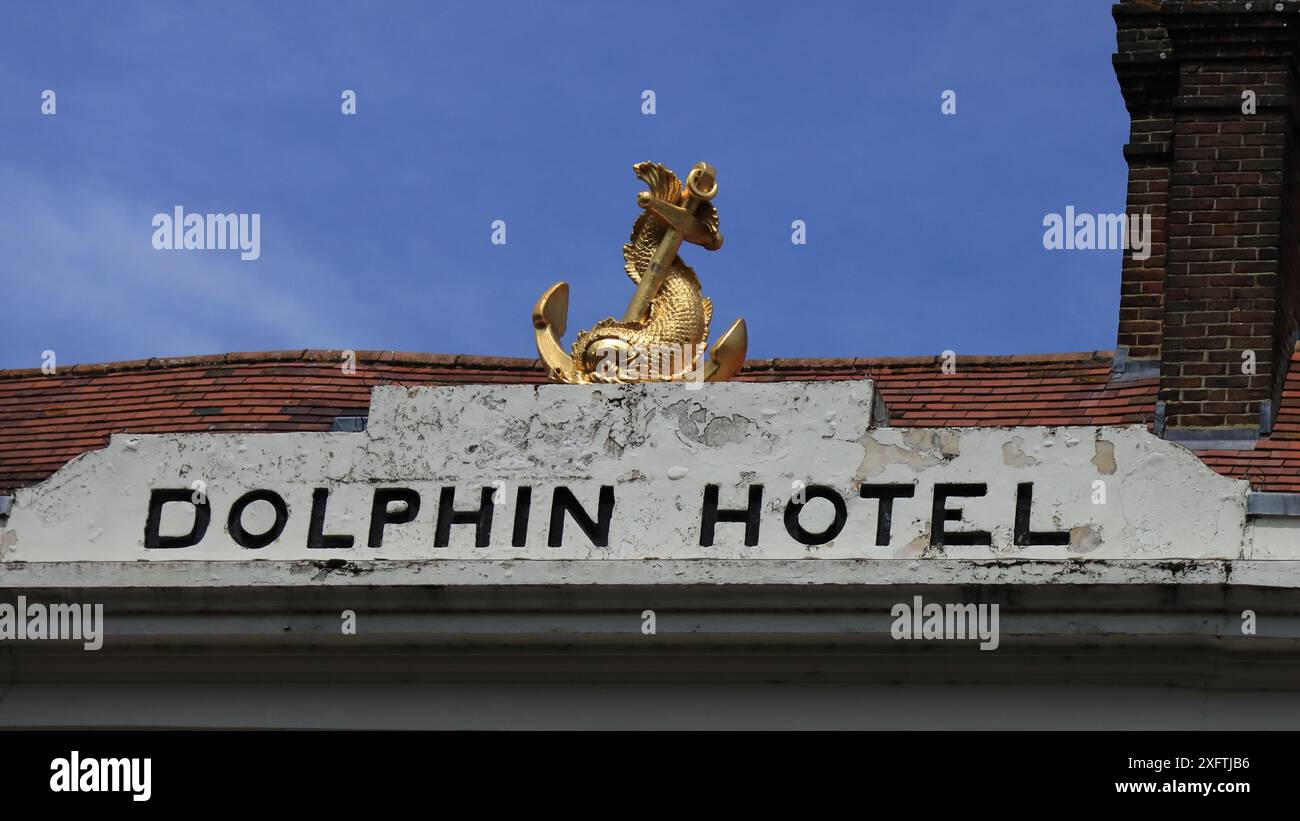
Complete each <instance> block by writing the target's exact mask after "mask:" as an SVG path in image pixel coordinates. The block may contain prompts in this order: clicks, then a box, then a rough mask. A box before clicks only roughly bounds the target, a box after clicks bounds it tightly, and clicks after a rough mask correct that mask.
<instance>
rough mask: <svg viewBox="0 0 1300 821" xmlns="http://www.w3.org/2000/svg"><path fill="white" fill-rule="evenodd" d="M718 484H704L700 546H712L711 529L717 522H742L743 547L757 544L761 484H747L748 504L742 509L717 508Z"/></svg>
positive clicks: (761, 508)
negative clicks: (743, 533)
mask: <svg viewBox="0 0 1300 821" xmlns="http://www.w3.org/2000/svg"><path fill="white" fill-rule="evenodd" d="M718 489H719V488H718V485H705V486H704V505H703V507H702V509H701V511H700V547H712V546H713V531H714V528H715V527H716V526H717V524H718V522H744V523H745V547H753V546H754V545H756V544H758V526H759V515H760V514H761V513H762V512H763V486H762V485H750V486H749V504H748V506H747V507H744V508H742V509H739V510H736V509H728V510H719V509H718Z"/></svg>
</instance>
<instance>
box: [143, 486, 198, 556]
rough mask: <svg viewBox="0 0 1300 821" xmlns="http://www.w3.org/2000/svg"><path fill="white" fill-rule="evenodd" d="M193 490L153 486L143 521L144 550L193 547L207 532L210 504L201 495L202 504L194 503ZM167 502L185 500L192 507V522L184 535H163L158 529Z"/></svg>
mask: <svg viewBox="0 0 1300 821" xmlns="http://www.w3.org/2000/svg"><path fill="white" fill-rule="evenodd" d="M194 494H195V491H194V490H192V489H190V488H183V487H182V488H155V489H154V490H153V492H152V493H150V494H149V514H148V516H146V517H145V521H144V546H145V549H146V550H174V549H176V548H178V547H193V546H194V545H196V544H198V543H199V542H200V541H202V540H203V534H205V533H207V532H208V522H210V521H211V520H212V505H210V504H208V497H207V496H203V497H202V498H203V503H202V504H197V505H196V504H194ZM168 502H185V503H186V504H188V505H192V506H193V507H194V524H193V525H191V526H190V532H189V533H186V534H185V535H184V536H163V535H160V534H159V532H158V530H159V528H160V527H161V526H162V510H163V505H165V504H167V503H168Z"/></svg>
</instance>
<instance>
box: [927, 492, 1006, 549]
mask: <svg viewBox="0 0 1300 821" xmlns="http://www.w3.org/2000/svg"><path fill="white" fill-rule="evenodd" d="M988 492H989V486H988V485H986V484H984V483H982V482H980V483H969V484H968V483H954V484H945V485H935V486H934V507H932V508H931V509H930V544H931V545H933V546H935V547H942V546H943V545H949V544H950V545H980V544H993V535H992V534H991V533H989V532H988V531H987V530H966V531H959V532H956V533H949V532H947V531H946V530H945V529H944V523H945V522H960V521H961V508H950V507H948V498H949V497H952V496H964V497H975V496H983V495H985V494H987V493H988Z"/></svg>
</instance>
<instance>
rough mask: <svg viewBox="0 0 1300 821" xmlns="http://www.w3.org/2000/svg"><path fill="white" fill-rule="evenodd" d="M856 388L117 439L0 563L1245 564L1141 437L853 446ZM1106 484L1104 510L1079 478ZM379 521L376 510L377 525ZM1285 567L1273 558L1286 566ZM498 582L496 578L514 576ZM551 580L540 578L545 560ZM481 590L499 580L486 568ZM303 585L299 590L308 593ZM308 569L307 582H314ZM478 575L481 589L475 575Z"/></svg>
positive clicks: (385, 414) (1227, 533)
mask: <svg viewBox="0 0 1300 821" xmlns="http://www.w3.org/2000/svg"><path fill="white" fill-rule="evenodd" d="M875 403H876V398H875V396H874V391H873V389H872V385H871V383H870V382H868V381H853V382H785V383H770V384H756V383H729V384H719V385H708V386H706V387H705V388H704V389H702V390H687V389H686V388H684V387H683V386H681V385H647V386H610V387H583V388H578V387H572V386H522V385H482V386H455V387H434V388H401V387H380V388H376V389H375V391H374V395H373V399H372V407H371V415H370V423H369V426H368V428H367V430H366V431H365V432H361V433H286V434H268V433H256V434H247V435H240V434H166V435H148V436H145V435H117V436H114V437H113V438H112V440H111V442H110V443H109V445H108V446H107V447H106V448H104V449H103V450H99V451H94V452H91V453H87V454H84V455H83V456H81V457H79V458H77V459H76V460H74V461H73V462H71V463H70V464H68V465H67V466H65V467H64V468H63V469H61V470H60V471H59V472H58V473H56V474H55V475H54V476H53V477H51V478H50V479H49V480H47V481H46V482H43V483H41V484H40V485H36V486H34V487H31V488H25V489H22V490H20V491H18V493H17V495H16V499H15V504H14V509H13V512H12V515H11V517H10V519H9V520H8V521H7V522H6V523H5V524H3V525H0V560H3V561H10V562H13V561H28V562H43V561H58V562H67V561H129V562H136V561H140V560H152V561H158V560H165V561H170V562H175V561H178V560H180V561H194V560H202V561H218V562H219V561H241V560H242V561H247V560H253V559H256V560H278V561H300V560H301V561H318V562H326V563H327V562H339V563H341V566H348V563H351V562H357V561H369V560H375V559H404V560H447V561H457V562H465V561H470V562H487V563H488V564H484V565H482V566H483V567H494V568H501V567H502V566H503V565H500V564H494V563H496V562H510V561H519V562H526V561H535V560H545V561H548V562H554V561H555V560H572V561H592V560H596V561H599V560H647V559H653V560H700V559H708V560H730V561H755V562H763V561H771V560H777V561H781V562H791V561H805V560H811V561H817V560H826V559H837V560H844V559H873V560H881V559H883V560H897V559H904V560H933V559H982V560H987V559H1008V560H1026V559H1036V560H1061V559H1067V560H1077V559H1081V558H1085V557H1086V558H1087V559H1090V560H1098V559H1106V560H1134V559H1137V560H1177V559H1241V558H1249V543H1248V540H1247V538H1246V528H1247V519H1246V516H1245V497H1246V487H1247V485H1246V483H1245V482H1241V481H1236V480H1231V479H1227V478H1224V477H1222V476H1219V475H1218V474H1215V473H1213V472H1212V471H1211V470H1209V468H1207V467H1206V466H1205V465H1204V464H1203V463H1202V462H1201V461H1200V460H1199V459H1198V458H1196V456H1195V455H1193V454H1192V453H1191V452H1189V451H1187V450H1185V449H1184V448H1182V447H1180V446H1177V445H1172V444H1170V443H1168V442H1165V441H1162V440H1160V439H1158V438H1156V437H1154V436H1152V435H1150V434H1149V433H1148V432H1147V431H1146V430H1145V429H1144V428H1141V427H1136V426H1134V427H1105V428H1088V427H1063V428H1047V427H1023V428H951V429H905V428H886V427H880V428H873V427H871V426H870V422H871V409H872V407H873V405H874V404H875ZM195 481H201V482H203V489H204V492H205V493H206V495H207V497H208V498H209V499H210V500H211V502H212V520H211V525H210V526H209V529H208V532H207V534H206V536H205V538H204V539H203V540H202V542H200V543H199V544H198V545H197V546H194V547H187V548H181V549H172V550H148V551H147V550H146V549H145V548H144V543H143V537H144V524H145V518H146V512H147V509H148V502H149V496H150V491H151V489H154V488H187V487H190V486H191V484H192V483H193V482H195ZM1026 482H1030V483H1033V503H1032V509H1031V516H1030V522H1029V529H1031V530H1032V531H1035V532H1044V531H1059V532H1068V533H1069V541H1068V544H1064V545H1059V546H1058V545H1043V544H1039V545H1033V544H1023V545H1017V544H1015V538H1014V522H1015V511H1016V504H1017V486H1018V485H1019V484H1020V483H1026ZM1098 482H1101V483H1104V488H1103V492H1102V496H1103V498H1104V503H1097V502H1096V499H1097V484H1096V483H1098ZM863 483H867V484H883V483H896V484H907V485H912V486H914V488H915V491H914V496H913V497H911V498H900V499H897V500H895V502H894V505H893V524H892V530H891V534H890V536H891V538H890V542H889V544H888V545H877V544H876V528H877V513H878V509H879V502H878V501H877V500H876V499H871V498H866V499H864V498H859V495H858V494H859V488H860V486H861V485H862V484H863ZM951 483H962V484H969V483H978V484H984V485H987V493H986V495H984V496H982V497H978V498H974V497H972V498H950V499H949V500H948V502H947V507H948V508H950V509H960V510H961V511H962V519H961V520H960V521H948V522H946V523H945V524H944V527H945V528H946V530H947V532H948V533H949V534H951V533H954V532H963V531H969V530H972V529H980V530H987V531H989V532H990V533H991V540H992V544H991V545H987V546H985V545H970V546H957V545H953V544H947V545H935V544H932V543H931V541H932V534H933V532H934V523H933V522H932V513H933V501H932V500H933V495H934V487H935V485H936V484H951ZM706 484H716V485H719V486H720V489H719V507H720V508H723V509H738V508H743V507H744V506H745V503H746V501H747V491H748V488H749V486H750V485H751V484H762V485H763V486H764V495H763V505H762V515H761V528H760V533H761V536H760V539H759V542H758V544H757V545H754V546H746V545H744V544H743V536H744V531H745V526H744V524H743V523H735V522H726V521H722V522H719V523H718V524H717V526H716V528H715V541H714V543H713V544H712V545H701V544H700V541H701V538H700V537H701V530H700V528H701V508H702V495H703V490H704V487H705V485H706ZM815 484H821V485H826V486H829V487H830V488H833V489H834V491H835V492H836V493H838V494H840V495H841V496H842V497H843V498H844V500H845V506H846V509H847V520H846V523H845V525H844V527H843V530H842V531H841V532H840V533H839V534H838V535H836V536H835V537H834V538H833V539H831V540H830V541H828V542H826V543H824V544H820V545H808V544H801V543H800V542H799V541H797V540H796V539H795V538H793V537H792V536H791V535H790V533H789V532H787V530H786V527H785V522H784V513H785V510H786V505H787V503H788V501H789V500H790V499H791V497H792V496H795V495H797V494H799V493H800V492H801V490H800V489H801V487H803V486H804V485H815ZM521 485H528V486H531V487H532V504H531V508H530V509H531V515H530V518H529V524H528V530H527V537H528V538H527V544H526V546H524V547H515V546H513V545H512V538H511V536H512V534H511V530H512V523H513V519H514V506H515V502H516V498H517V497H516V491H517V489H518V488H519V487H520V486H521ZM601 485H608V486H612V487H613V488H614V492H615V497H616V503H615V507H614V514H613V517H612V523H611V527H610V538H609V544H608V546H607V547H597V546H594V545H593V544H592V543H591V541H590V540H589V539H588V538H587V537H586V536H585V535H584V534H583V532H582V530H581V529H579V527H578V526H577V525H576V524H575V523H574V521H573V520H572V519H569V518H566V519H565V525H564V539H563V543H562V545H560V546H557V547H548V546H547V541H548V533H549V519H550V508H551V494H552V492H553V490H554V489H555V488H556V487H557V486H565V487H568V488H569V489H570V490H571V491H572V492H573V493H574V495H575V497H576V498H577V499H578V501H579V502H580V503H581V504H582V505H583V506H584V508H585V509H586V510H587V511H588V512H589V513H590V514H591V515H592V516H593V517H595V515H596V499H597V496H598V492H599V488H600V486H601ZM397 486H400V487H409V488H412V489H414V490H416V491H418V492H419V493H420V496H421V507H420V510H419V514H418V516H417V517H416V519H415V520H414V521H412V522H410V523H403V524H390V525H388V527H387V528H386V529H385V533H384V543H383V546H382V547H380V548H371V547H368V546H367V544H366V542H367V532H368V528H369V522H370V518H371V505H372V499H373V494H374V490H375V488H376V487H397ZM445 486H454V487H455V488H456V499H455V508H456V509H457V510H469V509H474V508H477V507H478V504H479V494H480V490H481V488H483V487H495V488H497V489H498V495H497V498H498V502H497V504H496V505H495V509H494V520H493V526H492V530H491V540H490V544H489V545H488V546H486V547H476V546H475V541H474V535H475V534H474V531H475V528H474V527H473V526H472V525H464V524H458V525H455V526H453V527H452V528H451V540H450V543H449V544H448V546H446V547H443V548H435V547H434V546H433V544H434V542H433V531H434V526H435V521H436V519H437V516H438V506H439V493H440V491H441V489H442V488H443V487H445ZM318 487H324V488H328V489H329V491H330V497H329V502H328V513H327V516H326V520H325V532H326V533H327V534H349V535H352V536H354V537H355V543H354V546H353V547H351V548H348V549H330V550H320V549H308V548H307V547H306V542H307V531H308V523H309V522H308V520H309V512H310V509H311V506H312V501H311V498H312V489H313V488H318ZM258 488H265V489H270V490H273V491H275V492H276V493H278V494H280V495H281V496H282V497H283V498H284V499H285V502H286V504H287V507H288V511H289V516H288V521H287V525H286V527H285V529H284V532H283V533H282V534H281V536H280V537H279V538H278V539H277V540H276V541H275V542H273V543H272V544H270V545H268V546H266V547H264V548H261V549H256V550H250V549H247V548H242V547H240V546H238V545H237V544H236V543H235V542H234V541H233V540H232V538H231V537H230V535H229V533H228V532H227V528H226V520H227V514H228V512H229V510H230V506H231V504H232V502H234V501H235V499H236V498H237V497H239V496H240V495H242V494H244V493H246V492H247V491H250V490H253V489H258ZM394 510H396V508H394ZM163 511H164V516H163V527H162V533H163V534H164V535H175V534H179V533H183V532H185V531H186V530H188V523H189V522H190V521H191V520H192V517H193V512H192V509H191V508H190V507H189V505H185V504H178V503H172V504H169V505H167V506H166V507H164V508H163ZM832 513H833V508H832V505H831V503H830V502H828V501H826V500H824V499H812V500H810V501H809V502H808V504H807V505H806V507H805V508H804V510H803V512H802V514H801V516H800V518H799V521H800V522H801V523H802V525H803V526H804V527H805V528H806V529H808V530H810V531H814V532H816V531H821V530H823V529H824V528H826V527H827V526H829V525H830V524H831V522H832V519H833V516H832ZM272 521H273V516H272V511H271V507H270V505H268V504H266V503H264V502H259V503H256V504H254V505H252V506H251V507H249V509H248V511H247V514H246V516H245V518H244V525H245V527H246V528H247V529H248V530H250V531H253V532H257V531H261V530H263V529H266V528H267V527H268V526H269V525H270V523H271V522H272ZM1268 550H1269V551H1270V555H1275V556H1287V557H1289V558H1300V545H1296V546H1292V547H1291V548H1289V549H1288V548H1287V547H1286V546H1285V545H1281V544H1274V543H1273V542H1271V541H1270V542H1268ZM1288 551H1289V552H1288ZM516 566H517V565H516ZM553 566H556V567H558V566H559V565H553ZM492 572H494V573H496V572H505V571H502V570H494V571H492ZM316 575H317V574H316V573H315V572H313V573H312V574H310V575H309V576H308V578H314V577H316ZM327 575H328V574H327ZM485 581H486V579H485Z"/></svg>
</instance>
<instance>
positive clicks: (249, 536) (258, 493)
mask: <svg viewBox="0 0 1300 821" xmlns="http://www.w3.org/2000/svg"><path fill="white" fill-rule="evenodd" d="M253 502H269V503H270V505H271V507H272V508H274V509H275V522H274V523H272V525H271V527H270V528H269V529H268V530H267V531H266V532H265V533H249V532H248V531H247V530H244V521H243V520H244V511H245V510H246V509H247V508H248V506H249V505H251V504H252V503H253ZM288 521H289V507H288V506H287V505H286V504H285V503H284V499H281V498H280V494H278V493H276V492H275V491H273V490H250V491H249V492H247V493H245V494H244V495H243V496H240V497H239V498H238V499H236V500H235V503H234V504H233V505H231V506H230V517H229V518H228V519H226V528H227V529H228V530H229V531H230V538H232V539H234V540H235V544H237V545H239V546H240V547H246V548H248V549H249V550H258V549H260V548H263V547H266V546H267V545H269V544H270V543H271V542H273V541H275V540H276V539H278V538H280V534H281V533H282V532H283V531H284V526H285V524H287V523H288Z"/></svg>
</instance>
